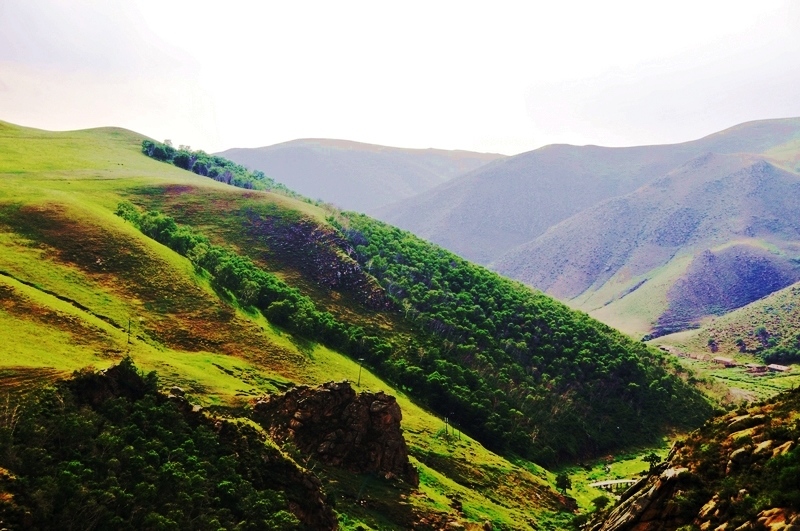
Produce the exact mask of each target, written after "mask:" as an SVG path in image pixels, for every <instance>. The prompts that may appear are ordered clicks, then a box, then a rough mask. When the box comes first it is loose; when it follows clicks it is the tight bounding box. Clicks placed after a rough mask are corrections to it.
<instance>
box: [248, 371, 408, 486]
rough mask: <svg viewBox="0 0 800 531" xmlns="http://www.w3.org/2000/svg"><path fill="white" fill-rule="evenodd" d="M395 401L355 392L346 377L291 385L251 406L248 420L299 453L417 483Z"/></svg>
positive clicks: (381, 394) (359, 470) (382, 396)
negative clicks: (311, 384) (317, 383)
mask: <svg viewBox="0 0 800 531" xmlns="http://www.w3.org/2000/svg"><path fill="white" fill-rule="evenodd" d="M402 418H403V416H402V413H401V412H400V406H399V405H398V404H397V400H396V399H395V398H394V397H393V396H389V395H387V394H385V393H383V392H379V393H366V392H365V393H361V394H359V395H356V392H355V391H354V390H353V388H352V387H351V386H350V384H349V383H348V382H340V383H335V382H328V383H326V384H323V385H322V386H320V387H317V388H310V387H307V386H301V387H297V388H295V389H292V390H290V391H289V392H287V393H286V394H283V395H273V396H268V397H266V398H264V399H261V400H259V401H258V402H257V403H256V405H255V414H254V419H255V420H256V421H257V422H259V423H260V424H261V425H262V426H264V427H265V428H266V429H267V430H268V431H269V432H270V435H271V436H272V437H273V438H274V439H276V440H280V441H291V442H292V444H294V445H295V446H296V447H297V448H298V449H299V450H300V451H301V452H302V453H304V454H305V455H309V456H313V457H314V458H315V459H318V460H320V461H322V462H323V463H326V464H330V465H334V466H340V467H343V468H346V469H348V470H351V471H353V472H357V473H365V472H373V473H380V474H382V475H384V476H387V477H392V476H396V477H399V478H401V479H403V480H404V481H406V482H408V483H410V484H412V485H414V486H417V485H418V484H419V476H418V474H417V471H416V469H415V468H414V467H413V466H412V465H411V463H409V461H408V448H407V446H406V442H405V439H404V438H403V432H402V430H401V428H400V420H401V419H402Z"/></svg>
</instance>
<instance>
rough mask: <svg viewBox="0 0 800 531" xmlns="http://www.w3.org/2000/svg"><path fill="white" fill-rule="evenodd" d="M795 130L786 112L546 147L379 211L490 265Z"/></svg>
mask: <svg viewBox="0 0 800 531" xmlns="http://www.w3.org/2000/svg"><path fill="white" fill-rule="evenodd" d="M798 136H800V118H788V119H782V120H763V121H757V122H748V123H745V124H741V125H738V126H736V127H732V128H730V129H727V130H725V131H722V132H719V133H715V134H713V135H710V136H707V137H705V138H702V139H699V140H695V141H692V142H685V143H682V144H672V145H661V146H641V147H628V148H606V147H598V146H569V145H553V146H546V147H543V148H541V149H537V150H535V151H531V152H528V153H522V154H520V155H516V156H514V157H511V158H508V159H504V160H499V161H495V162H494V163H492V164H489V165H487V166H485V167H483V168H479V169H477V170H475V171H473V172H471V173H470V174H467V175H465V176H463V177H459V178H457V179H454V180H452V181H450V182H448V183H445V184H444V185H440V186H439V187H437V188H435V189H433V190H431V191H430V192H428V193H424V194H420V195H418V196H415V197H412V198H410V199H407V200H404V201H402V202H400V203H398V204H396V205H392V206H390V207H387V208H385V209H382V210H380V211H378V212H376V216H377V217H379V218H380V219H383V220H384V221H387V222H389V223H392V224H394V225H397V226H400V227H402V228H404V229H407V230H410V231H412V232H414V233H415V234H417V235H419V236H422V237H423V238H426V239H429V240H431V241H433V242H435V243H438V244H440V245H442V246H444V247H446V248H448V249H450V250H452V251H455V252H456V253H458V254H460V255H462V256H464V257H466V258H468V259H470V260H473V261H477V262H479V263H482V264H488V263H491V262H493V261H495V260H497V259H499V258H500V256H502V255H503V254H505V253H506V252H508V251H510V250H511V249H513V248H514V247H517V246H519V245H522V244H524V243H526V242H529V241H532V240H534V239H535V238H537V237H538V236H540V235H541V234H542V233H544V232H545V231H546V230H547V229H548V228H549V227H551V226H553V225H555V224H557V223H559V222H560V221H563V220H565V219H567V218H569V217H570V216H573V215H575V214H577V213H578V212H580V211H582V210H585V209H587V208H590V207H592V206H594V205H597V204H599V203H600V202H602V201H604V200H607V199H609V198H612V197H618V196H621V195H624V194H627V193H630V192H633V191H634V190H636V189H637V188H639V187H641V186H643V185H644V184H646V183H648V182H650V181H652V180H654V179H656V178H658V177H660V176H662V175H664V174H665V173H667V172H669V171H671V170H672V169H674V168H677V167H679V166H680V165H682V164H684V163H685V162H686V161H688V160H690V159H693V158H695V157H697V156H700V155H702V154H704V153H708V152H714V153H737V152H750V153H761V152H763V151H765V150H768V149H770V148H772V147H775V146H778V145H781V144H784V143H786V142H788V141H789V140H791V139H793V138H796V137H798Z"/></svg>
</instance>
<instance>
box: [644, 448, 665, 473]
mask: <svg viewBox="0 0 800 531" xmlns="http://www.w3.org/2000/svg"><path fill="white" fill-rule="evenodd" d="M642 461H644V462H645V463H647V464H649V465H650V472H652V471H653V469H654V468H655V467H657V466H658V464H659V463H660V462H661V456H659V455H656V454H655V453H653V452H650V453H649V454H647V455H646V456H644V457H642Z"/></svg>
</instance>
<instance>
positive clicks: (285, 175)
mask: <svg viewBox="0 0 800 531" xmlns="http://www.w3.org/2000/svg"><path fill="white" fill-rule="evenodd" d="M219 155H221V156H223V157H226V158H228V159H230V160H232V161H234V162H237V163H239V164H242V165H244V166H247V167H249V168H251V169H255V170H261V171H263V172H264V173H265V174H266V175H268V176H269V177H272V178H273V179H275V180H276V181H278V182H281V183H283V184H285V185H286V186H288V187H289V188H291V189H293V190H295V191H297V192H299V193H301V194H303V195H306V196H308V197H311V198H314V199H323V200H324V201H327V202H330V203H334V204H336V205H337V206H339V207H342V208H344V209H347V210H356V211H360V212H371V211H373V210H375V209H377V208H380V207H383V206H385V205H388V204H389V203H392V202H394V201H398V200H400V199H405V198H408V197H411V196H413V195H416V194H419V193H423V192H426V191H427V190H430V189H431V188H433V187H435V186H437V185H439V184H442V183H444V182H446V181H448V180H450V179H452V178H454V177H457V176H459V175H462V174H464V173H467V172H469V171H472V170H474V169H476V168H479V167H481V166H483V165H485V164H487V163H489V162H492V161H494V160H498V159H504V158H506V157H505V155H499V154H495V153H474V152H471V151H446V150H441V149H404V148H395V147H387V146H378V145H374V144H362V143H359V142H350V141H347V140H328V139H302V140H293V141H291V142H284V143H282V144H276V145H273V146H266V147H260V148H235V149H229V150H227V151H223V152H221V153H219Z"/></svg>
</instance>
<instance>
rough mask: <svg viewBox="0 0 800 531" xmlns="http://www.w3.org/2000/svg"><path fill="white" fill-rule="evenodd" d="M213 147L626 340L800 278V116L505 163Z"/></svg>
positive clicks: (301, 143) (482, 157)
mask: <svg viewBox="0 0 800 531" xmlns="http://www.w3.org/2000/svg"><path fill="white" fill-rule="evenodd" d="M222 155H224V156H226V157H228V158H230V159H232V160H234V161H236V162H239V163H240V164H244V165H246V166H248V167H251V168H254V169H260V170H262V171H264V172H265V173H266V174H267V175H269V176H270V177H273V178H274V179H276V180H278V181H279V182H283V183H284V184H286V185H288V186H289V187H291V188H293V189H295V190H297V191H299V192H301V193H303V194H305V195H308V196H311V197H314V198H321V199H323V200H325V201H329V202H333V203H335V204H337V205H339V206H341V207H343V208H345V209H353V210H361V211H366V212H369V213H371V214H373V215H375V216H376V217H378V218H380V219H382V220H384V221H387V222H389V223H392V224H394V225H397V226H399V227H401V228H405V229H407V230H409V231H411V232H413V233H415V234H417V235H418V236H421V237H423V238H426V239H428V240H430V241H432V242H434V243H437V244H439V245H441V246H443V247H445V248H447V249H450V250H452V251H455V252H456V253H458V254H460V255H462V256H463V257H465V258H467V259H470V260H472V261H475V262H478V263H481V264H484V265H488V266H489V267H491V268H493V269H495V270H497V271H498V272H500V273H502V274H504V275H506V276H509V277H512V278H515V279H518V280H521V281H523V282H525V283H527V284H529V285H532V286H534V287H537V288H539V289H541V290H543V291H545V292H546V293H548V294H550V295H553V296H555V297H558V298H560V299H562V300H564V301H566V302H568V303H569V304H570V305H572V306H574V307H577V308H579V309H582V310H585V311H587V312H590V313H591V314H592V315H593V316H595V317H597V318H599V319H601V320H603V321H605V322H606V323H608V324H611V325H612V326H615V327H618V328H620V329H622V330H625V331H627V332H629V333H632V334H635V335H646V334H651V335H656V336H658V335H663V334H666V333H670V332H673V331H677V330H682V329H686V328H692V327H695V326H697V325H698V324H699V323H700V322H701V321H702V320H703V319H704V318H705V317H706V316H710V315H721V314H724V313H726V312H729V311H731V310H733V309H735V308H739V307H741V306H744V305H746V304H748V303H750V302H752V301H754V300H757V299H759V298H761V297H763V296H766V295H768V294H769V293H772V292H774V291H776V290H779V289H781V288H784V287H786V286H788V285H790V284H792V283H794V282H797V281H800V263H798V257H800V243H798V242H800V219H798V217H797V215H796V213H797V212H800V173H799V172H800V118H786V119H777V120H762V121H755V122H748V123H744V124H740V125H737V126H735V127H732V128H729V129H726V130H724V131H721V132H718V133H715V134H712V135H709V136H706V137H704V138H701V139H699V140H694V141H690V142H684V143H680V144H671V145H657V146H638V147H626V148H608V147H599V146H570V145H551V146H545V147H543V148H540V149H537V150H534V151H530V152H527V153H522V154H520V155H515V156H512V157H505V156H501V155H495V154H481V153H472V152H467V151H441V150H411V149H400V148H391V147H384V146H376V145H370V144H359V143H356V142H348V141H342V140H319V139H317V140H295V141H292V142H287V143H284V144H277V145H274V146H269V147H264V148H258V149H233V150H228V151H226V152H223V153H222Z"/></svg>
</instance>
